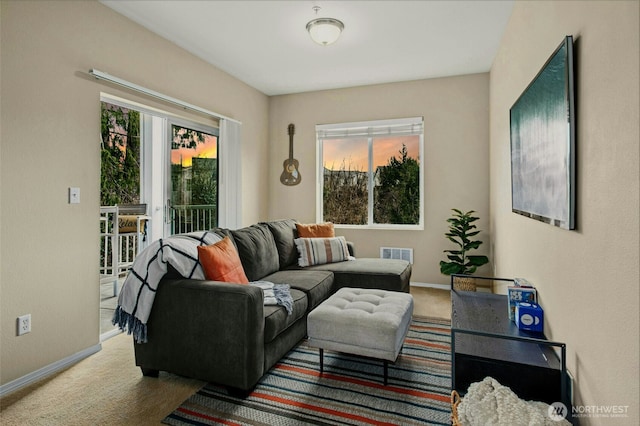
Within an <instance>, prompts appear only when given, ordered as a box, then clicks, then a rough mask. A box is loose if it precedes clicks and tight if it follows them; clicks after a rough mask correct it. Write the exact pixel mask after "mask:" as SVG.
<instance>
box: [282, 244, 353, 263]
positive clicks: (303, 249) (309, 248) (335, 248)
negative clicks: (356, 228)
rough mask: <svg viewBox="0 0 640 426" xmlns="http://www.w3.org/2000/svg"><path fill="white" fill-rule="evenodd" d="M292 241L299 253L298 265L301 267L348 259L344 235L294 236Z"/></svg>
mask: <svg viewBox="0 0 640 426" xmlns="http://www.w3.org/2000/svg"><path fill="white" fill-rule="evenodd" d="M294 241H295V243H296V247H297V249H298V253H299V254H300V257H299V258H298V265H300V266H303V267H304V266H311V265H322V264H325V263H333V262H342V261H343V260H348V259H349V249H348V248H347V240H345V238H344V237H333V238H296V239H295V240H294Z"/></svg>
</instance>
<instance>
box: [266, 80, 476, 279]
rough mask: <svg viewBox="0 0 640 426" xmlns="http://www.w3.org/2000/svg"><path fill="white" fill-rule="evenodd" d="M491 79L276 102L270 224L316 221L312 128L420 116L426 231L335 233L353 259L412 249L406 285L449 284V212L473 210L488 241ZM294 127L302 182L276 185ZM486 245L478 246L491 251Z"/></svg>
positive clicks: (272, 102)
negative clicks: (445, 268)
mask: <svg viewBox="0 0 640 426" xmlns="http://www.w3.org/2000/svg"><path fill="white" fill-rule="evenodd" d="M488 82H489V77H488V74H475V75H467V76H461V77H449V78H438V79H430V80H421V81H412V82H406V83H392V84H382V85H375V86H365V87H354V88H348V89H340V90H327V91H320V92H309V93H301V94H294V95H283V96H275V97H272V98H270V103H269V136H270V137H269V158H270V165H269V183H270V184H269V188H270V192H269V198H270V200H271V202H270V203H269V217H270V218H271V219H277V218H283V217H294V218H295V219H297V220H298V221H301V222H314V221H315V220H316V182H315V173H316V139H315V125H316V124H327V123H342V122H351V121H366V120H378V119H388V118H402V117H417V116H423V117H424V125H425V131H424V153H425V158H424V162H425V166H426V168H425V181H424V184H425V191H424V194H425V202H424V215H425V221H424V223H425V227H424V230H423V231H383V230H347V229H339V230H338V231H337V234H338V235H344V236H346V237H347V239H349V240H351V241H353V242H354V243H355V244H356V250H357V253H356V254H357V255H358V256H361V257H379V255H380V246H390V247H412V248H413V249H414V253H413V255H414V272H413V275H412V278H411V280H412V281H414V282H422V283H447V282H448V281H447V277H445V276H443V275H441V274H440V269H439V261H440V260H443V259H444V256H443V253H442V251H443V250H444V249H447V248H452V247H451V246H450V244H449V243H448V242H447V240H446V239H445V238H444V233H445V232H446V230H447V223H446V219H447V218H448V217H449V215H450V213H451V208H459V209H465V210H472V209H473V210H476V211H477V212H478V214H479V215H480V217H481V221H479V222H478V223H479V226H480V228H481V229H483V230H485V231H486V232H484V233H483V234H480V236H479V237H481V238H482V239H484V240H485V241H488V237H489V232H488V230H489V225H488V224H489V222H488V218H489V205H488V202H489V194H488V188H489V180H488V179H489V168H488V154H489V150H488V149H489V145H488V140H489V129H488V123H489V115H488V111H489V105H488V101H489V86H488ZM289 123H294V124H295V126H296V134H295V137H294V157H295V158H297V159H298V160H299V161H300V173H301V175H302V182H301V183H300V184H299V185H297V186H293V187H288V186H284V185H282V184H280V181H279V178H280V174H281V173H282V170H283V169H282V162H283V161H284V160H285V159H286V158H287V157H288V155H289V139H288V136H287V126H288V124H289ZM488 246H489V244H485V246H483V250H484V251H485V252H486V251H488Z"/></svg>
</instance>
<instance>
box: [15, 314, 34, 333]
mask: <svg viewBox="0 0 640 426" xmlns="http://www.w3.org/2000/svg"><path fill="white" fill-rule="evenodd" d="M27 333H31V314H27V315H22V316H20V317H18V336H22V335H23V334H27Z"/></svg>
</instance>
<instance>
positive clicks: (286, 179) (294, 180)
mask: <svg viewBox="0 0 640 426" xmlns="http://www.w3.org/2000/svg"><path fill="white" fill-rule="evenodd" d="M295 129H296V127H295V126H294V125H293V124H289V128H288V131H289V158H288V159H286V160H284V163H282V167H283V168H284V170H283V171H282V174H281V175H280V182H282V184H283V185H287V186H293V185H297V184H299V183H300V181H301V180H302V176H300V171H299V170H298V167H299V165H300V164H299V163H298V160H296V159H295V158H293V134H294V133H295Z"/></svg>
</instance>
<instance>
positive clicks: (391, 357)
mask: <svg viewBox="0 0 640 426" xmlns="http://www.w3.org/2000/svg"><path fill="white" fill-rule="evenodd" d="M412 314H413V297H412V296H411V295H410V294H408V293H400V292H396V291H387V290H376V289H362V288H346V287H345V288H341V289H340V290H338V291H337V292H336V293H335V294H333V295H332V296H331V297H329V298H328V299H327V300H325V301H324V302H322V303H321V304H320V305H319V306H318V307H317V308H315V309H314V310H313V311H311V312H310V313H309V315H308V317H307V335H308V336H309V339H308V344H309V346H312V347H316V348H319V349H320V374H322V372H323V371H324V350H325V349H328V350H333V351H338V352H345V353H349V354H353V355H361V356H366V357H370V358H376V359H381V360H383V361H384V384H385V385H386V384H387V377H388V365H389V361H392V362H393V361H395V360H396V358H397V357H398V353H400V349H401V348H402V344H403V342H404V338H405V336H406V335H407V331H408V330H409V324H410V323H411V315H412Z"/></svg>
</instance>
